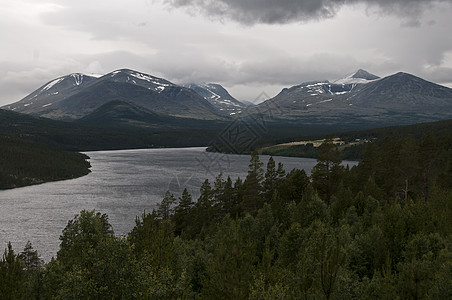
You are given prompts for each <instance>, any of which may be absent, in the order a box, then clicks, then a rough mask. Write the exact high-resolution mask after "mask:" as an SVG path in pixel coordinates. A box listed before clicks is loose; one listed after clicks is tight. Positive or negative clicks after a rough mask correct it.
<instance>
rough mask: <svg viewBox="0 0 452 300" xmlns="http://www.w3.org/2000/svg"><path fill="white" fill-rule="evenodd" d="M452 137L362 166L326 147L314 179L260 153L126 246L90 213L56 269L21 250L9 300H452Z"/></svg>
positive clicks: (5, 270)
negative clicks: (241, 173)
mask: <svg viewBox="0 0 452 300" xmlns="http://www.w3.org/2000/svg"><path fill="white" fill-rule="evenodd" d="M451 141H452V139H450V137H449V138H448V137H445V136H444V137H437V136H432V137H426V138H424V139H422V140H415V139H414V140H413V139H401V140H397V139H386V140H385V141H382V142H381V143H380V144H379V145H377V144H368V145H367V146H366V150H365V152H364V157H363V160H362V162H361V163H360V164H359V165H358V166H357V167H354V168H352V169H348V168H342V167H338V166H339V162H340V156H339V155H338V152H337V150H336V148H335V147H334V146H332V145H331V144H330V142H329V141H327V142H326V143H325V145H324V146H323V148H322V151H323V153H322V156H319V163H318V165H317V166H316V167H315V169H314V170H313V172H312V176H311V177H308V176H307V175H306V173H305V172H304V171H300V170H292V171H291V172H289V173H287V174H286V173H285V172H283V171H282V170H283V169H282V166H278V167H276V165H275V163H274V160H273V159H272V158H271V159H270V160H269V162H268V164H267V166H266V171H265V172H264V169H263V164H262V163H261V162H260V161H259V157H258V155H257V154H256V153H255V154H253V155H252V157H251V161H250V166H249V173H248V176H247V178H246V179H245V181H242V180H241V179H237V180H236V181H235V183H233V182H232V180H231V178H227V179H226V180H224V179H223V177H222V174H220V175H219V176H218V177H217V178H216V179H215V182H214V183H213V184H211V183H210V182H209V181H207V180H206V181H205V182H204V183H203V185H202V187H201V190H200V197H199V198H198V199H196V201H193V199H192V197H191V195H190V194H189V193H188V191H187V190H186V189H185V190H184V192H183V193H182V195H181V197H180V198H179V199H178V201H176V199H175V198H174V196H173V195H171V193H169V192H167V193H166V194H165V196H164V198H163V200H162V202H161V203H160V204H159V205H158V206H157V210H156V211H153V212H151V213H144V214H143V215H142V217H141V218H137V219H136V224H135V227H134V228H133V229H132V230H131V232H130V233H129V234H128V235H127V238H118V237H115V236H114V234H113V231H112V229H111V226H110V224H109V223H108V218H107V216H106V215H102V214H100V213H96V212H95V211H81V212H80V214H79V215H76V216H75V217H74V219H73V220H70V221H69V222H68V225H67V226H66V228H65V229H64V230H63V233H62V236H61V245H60V250H59V251H58V254H57V258H56V259H55V260H52V261H51V262H49V263H47V264H46V265H45V266H44V267H43V266H42V263H41V261H40V260H39V255H38V254H37V252H36V251H34V250H33V249H32V247H31V245H30V244H27V245H26V247H25V249H24V251H23V252H22V253H20V254H19V255H16V254H15V253H14V251H13V250H12V247H11V245H8V248H7V249H6V250H5V253H4V255H3V259H2V260H1V261H0V276H1V277H0V279H1V280H0V293H1V294H0V296H1V297H0V298H1V299H17V298H19V299H21V298H22V299H80V298H96V299H112V298H115V299H116V298H120V299H449V298H451V296H452V290H451V284H450V282H451V278H452V263H451V261H452V251H451V249H452V237H451V234H452V189H451V186H450V183H449V182H447V178H448V177H447V176H449V175H448V174H449V173H448V172H450V157H448V154H449V153H450V149H451V147H452V142H451ZM311 181H312V182H311ZM176 202H177V203H176Z"/></svg>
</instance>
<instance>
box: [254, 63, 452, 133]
mask: <svg viewBox="0 0 452 300" xmlns="http://www.w3.org/2000/svg"><path fill="white" fill-rule="evenodd" d="M264 107H271V108H272V110H273V115H272V116H273V121H277V122H289V123H292V124H299V123H300V122H302V123H303V124H305V125H306V124H311V125H314V124H322V125H329V126H335V125H341V126H343V127H344V126H345V128H348V129H358V128H372V127H382V126H391V125H408V124H414V123H420V122H432V121H438V120H445V119H450V118H452V89H450V88H447V87H444V86H441V85H437V84H434V83H431V82H428V81H426V80H424V79H422V78H419V77H416V76H414V75H410V74H407V73H397V74H394V75H390V76H387V77H384V78H378V77H377V76H375V75H373V74H370V73H368V72H366V71H364V70H358V71H357V72H355V73H353V74H352V75H349V76H347V77H345V78H343V79H339V80H336V81H334V82H329V81H313V82H306V83H302V84H300V85H297V86H293V87H291V88H286V89H283V90H282V91H281V92H280V93H279V94H278V95H276V96H275V97H274V98H272V99H269V100H267V101H265V102H263V103H261V104H259V105H258V106H257V108H256V111H259V110H261V111H262V110H263V108H264ZM250 111H253V110H252V108H251V109H250Z"/></svg>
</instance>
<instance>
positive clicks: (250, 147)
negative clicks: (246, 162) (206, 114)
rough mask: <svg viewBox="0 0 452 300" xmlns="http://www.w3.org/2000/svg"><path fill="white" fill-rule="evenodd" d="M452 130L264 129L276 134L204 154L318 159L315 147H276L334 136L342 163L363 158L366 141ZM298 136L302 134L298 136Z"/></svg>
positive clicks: (445, 126)
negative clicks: (262, 155)
mask: <svg viewBox="0 0 452 300" xmlns="http://www.w3.org/2000/svg"><path fill="white" fill-rule="evenodd" d="M451 128H452V120H445V121H438V122H431V123H421V124H414V125H406V126H393V127H384V128H375V129H367V130H360V131H347V132H343V131H340V129H338V128H335V129H334V130H333V129H332V128H329V129H327V128H323V130H324V131H323V132H321V133H320V134H319V133H315V132H311V131H309V130H305V129H304V128H296V127H293V128H291V130H288V128H279V130H280V131H278V130H277V129H278V128H277V127H270V128H267V131H268V132H271V133H278V134H273V135H266V138H260V139H257V140H255V141H254V142H252V143H244V142H242V143H235V144H234V143H230V142H229V141H228V140H227V142H224V140H223V141H221V142H217V143H214V144H212V145H211V146H209V147H208V148H207V151H210V152H221V153H236V154H251V153H252V152H253V151H254V150H258V151H259V152H260V153H261V154H265V155H273V156H289V157H308V158H317V157H318V148H316V147H314V146H313V145H312V144H310V143H308V144H306V145H294V146H284V147H279V146H275V145H279V144H284V143H289V142H294V141H312V140H321V139H323V138H324V136H325V133H333V132H336V133H334V136H335V137H338V138H339V139H340V140H342V141H344V142H345V145H344V146H343V147H341V156H342V159H344V160H360V159H361V158H362V157H363V151H364V148H365V143H366V142H368V141H373V142H376V143H379V144H381V143H382V141H383V140H384V138H385V137H391V138H394V139H403V138H405V137H411V138H413V139H415V140H420V139H421V138H422V137H423V136H424V135H427V134H432V135H434V136H438V137H445V136H447V137H448V136H450V135H451ZM245 132H246V131H245ZM300 133H303V134H302V135H301V134H300ZM254 135H255V131H251V132H249V136H243V137H242V136H240V138H241V139H242V140H245V141H251V140H253V139H255V136H254ZM272 136H273V138H272ZM274 136H278V138H274Z"/></svg>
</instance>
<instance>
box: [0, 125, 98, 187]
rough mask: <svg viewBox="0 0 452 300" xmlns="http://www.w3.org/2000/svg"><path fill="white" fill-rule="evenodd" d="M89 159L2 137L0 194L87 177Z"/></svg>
mask: <svg viewBox="0 0 452 300" xmlns="http://www.w3.org/2000/svg"><path fill="white" fill-rule="evenodd" d="M87 159H88V156H86V155H84V154H81V153H74V152H68V151H61V150H58V149H55V148H52V147H49V146H47V145H45V144H40V143H35V142H31V141H27V140H24V139H20V138H18V137H15V136H11V135H6V134H1V133H0V190H1V189H9V188H16V187H21V186H27V185H33V184H39V183H44V182H49V181H56V180H64V179H72V178H77V177H81V176H84V175H87V174H88V173H89V172H90V170H89V168H90V167H91V165H90V164H89V162H88V161H87Z"/></svg>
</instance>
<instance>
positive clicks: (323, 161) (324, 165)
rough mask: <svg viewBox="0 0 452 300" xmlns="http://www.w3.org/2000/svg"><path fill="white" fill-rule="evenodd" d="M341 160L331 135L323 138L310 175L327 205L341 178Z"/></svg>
mask: <svg viewBox="0 0 452 300" xmlns="http://www.w3.org/2000/svg"><path fill="white" fill-rule="evenodd" d="M341 162H342V159H341V152H340V151H339V149H338V148H337V147H336V146H335V145H334V144H333V140H332V139H331V137H329V138H327V139H325V141H324V142H323V143H322V145H321V146H320V148H319V157H318V158H317V165H315V166H314V168H313V170H312V175H311V177H312V184H313V186H314V187H315V188H316V189H317V192H318V194H319V196H320V197H321V198H322V199H323V200H324V201H325V202H326V203H327V205H328V206H330V204H331V197H332V196H333V194H334V192H335V191H336V189H337V187H338V185H339V181H340V179H341V173H342V170H343V167H341V165H340V164H341Z"/></svg>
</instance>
